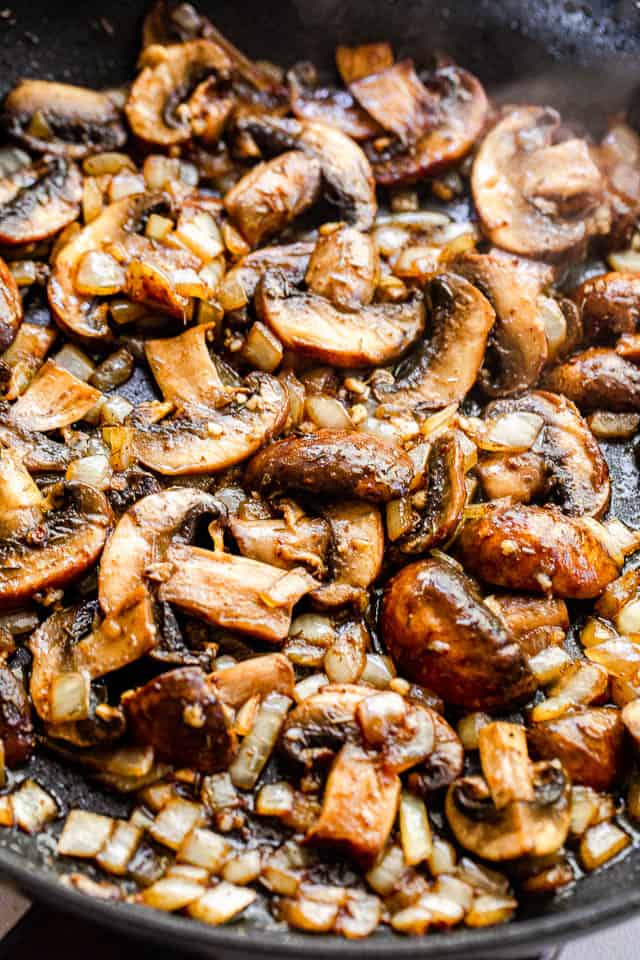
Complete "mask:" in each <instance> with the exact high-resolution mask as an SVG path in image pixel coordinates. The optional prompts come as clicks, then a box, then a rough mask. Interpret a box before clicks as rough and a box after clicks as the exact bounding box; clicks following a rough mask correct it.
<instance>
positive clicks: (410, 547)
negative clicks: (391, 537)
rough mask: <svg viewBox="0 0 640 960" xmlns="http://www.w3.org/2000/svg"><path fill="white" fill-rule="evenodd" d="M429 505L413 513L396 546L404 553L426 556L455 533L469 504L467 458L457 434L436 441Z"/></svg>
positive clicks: (431, 457) (429, 462)
mask: <svg viewBox="0 0 640 960" xmlns="http://www.w3.org/2000/svg"><path fill="white" fill-rule="evenodd" d="M426 474H427V487H426V502H425V505H424V509H423V510H422V511H420V512H417V511H414V516H413V520H412V525H411V527H410V528H409V530H408V531H407V532H406V533H405V534H403V536H402V537H401V538H400V539H399V540H397V541H396V542H395V546H396V547H397V548H398V550H400V551H401V553H404V554H418V553H426V552H427V550H430V549H431V548H432V547H436V546H438V544H441V543H446V542H447V540H449V539H450V538H451V537H452V536H453V534H454V533H455V531H456V528H457V526H458V524H459V523H460V520H461V519H462V511H463V510H464V506H465V503H466V501H467V488H466V485H465V457H464V451H463V449H462V446H461V444H460V441H459V439H458V437H457V436H456V432H455V431H447V432H446V433H444V434H443V435H442V436H440V437H437V438H436V439H435V440H434V442H433V445H432V447H431V449H430V451H429V456H428V459H427V469H426Z"/></svg>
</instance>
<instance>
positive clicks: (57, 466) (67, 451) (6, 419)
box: [0, 404, 77, 473]
mask: <svg viewBox="0 0 640 960" xmlns="http://www.w3.org/2000/svg"><path fill="white" fill-rule="evenodd" d="M0 443H2V444H3V445H4V446H6V447H10V448H11V449H12V450H13V451H14V452H15V453H17V454H18V455H19V456H20V457H21V458H22V462H23V463H24V465H25V467H26V468H27V470H29V471H30V473H49V472H51V471H52V472H54V473H57V472H60V471H62V470H65V469H66V468H67V467H68V466H69V463H70V462H71V461H72V460H73V459H75V458H76V456H77V454H76V453H75V452H74V451H73V450H71V448H70V447H68V446H66V445H65V444H64V443H58V442H57V441H55V440H51V439H50V438H49V437H47V436H45V435H44V434H43V433H35V432H33V431H30V430H24V429H23V428H22V427H19V426H18V424H17V423H16V422H15V420H14V419H13V417H12V416H11V407H10V406H9V404H3V405H0Z"/></svg>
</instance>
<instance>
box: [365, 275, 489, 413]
mask: <svg viewBox="0 0 640 960" xmlns="http://www.w3.org/2000/svg"><path fill="white" fill-rule="evenodd" d="M429 295H430V300H431V323H432V329H433V334H432V337H431V339H430V340H429V341H428V342H425V343H424V344H422V345H421V346H420V347H418V349H417V350H416V351H415V352H414V353H413V354H412V355H410V356H409V357H407V359H406V360H404V361H403V362H402V363H401V364H400V366H399V368H398V370H397V376H396V381H395V383H393V384H390V385H381V386H378V387H377V390H376V392H377V394H378V396H379V399H386V400H388V401H389V402H392V403H406V404H418V403H424V404H425V405H427V406H433V407H445V406H447V405H448V404H449V403H453V402H456V401H459V400H462V399H463V398H464V397H465V396H466V394H467V393H468V392H469V390H470V389H471V387H472V386H473V384H474V383H475V380H476V377H477V376H478V372H479V371H480V368H481V366H482V361H483V359H484V354H485V348H486V345H487V338H488V336H489V332H490V330H491V328H492V326H493V322H494V320H495V313H494V311H493V308H492V306H491V304H490V303H489V301H488V300H487V299H486V297H485V296H483V294H481V293H480V291H479V290H478V289H477V288H476V287H474V286H472V284H470V283H469V281H468V280H465V279H464V278H463V277H459V276H457V275H456V274H453V273H448V274H442V275H440V276H438V277H436V278H434V280H433V281H432V282H431V285H430V288H429Z"/></svg>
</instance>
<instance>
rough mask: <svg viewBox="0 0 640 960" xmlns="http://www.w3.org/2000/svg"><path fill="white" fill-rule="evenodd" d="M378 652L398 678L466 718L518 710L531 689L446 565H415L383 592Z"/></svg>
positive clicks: (468, 586) (522, 665) (469, 591)
mask: <svg viewBox="0 0 640 960" xmlns="http://www.w3.org/2000/svg"><path fill="white" fill-rule="evenodd" d="M381 625H382V634H383V637H384V641H385V644H386V646H387V648H388V650H389V652H390V653H391V656H392V657H393V658H394V660H395V661H396V663H397V664H398V666H399V667H400V669H401V671H402V673H403V675H405V676H407V677H408V678H409V679H410V680H414V681H415V682H416V683H420V684H423V685H424V686H426V687H429V688H431V689H432V690H434V691H435V692H436V693H437V694H439V695H440V696H442V697H443V699H444V700H445V701H446V702H447V703H451V704H454V705H456V706H460V707H464V708H465V709H468V710H504V709H505V708H507V707H509V706H510V705H513V704H515V703H518V702H523V701H525V700H527V699H529V697H530V696H531V695H532V693H533V691H534V690H535V686H536V684H535V681H534V679H533V676H532V674H531V673H530V671H529V669H528V667H527V664H526V661H525V659H524V657H523V655H522V653H521V651H520V648H519V646H518V644H517V643H516V641H515V640H514V639H513V637H511V635H510V634H509V633H508V632H507V630H506V628H505V626H504V624H503V623H502V621H501V620H500V619H499V617H497V616H496V614H495V613H493V611H492V610H491V609H490V608H489V607H487V606H486V604H484V603H483V602H482V600H481V599H480V597H479V596H478V595H477V593H476V590H475V587H474V585H473V584H472V582H471V581H470V580H469V579H467V578H466V577H465V576H464V575H463V574H461V573H459V572H458V570H456V569H455V567H453V565H451V564H448V563H446V562H443V561H439V560H422V561H419V562H417V563H412V564H410V565H409V566H408V567H405V568H404V569H403V570H401V571H400V573H398V574H397V575H396V576H395V577H394V578H393V579H392V580H391V581H390V583H389V584H388V585H387V587H386V589H385V594H384V600H383V605H382V619H381Z"/></svg>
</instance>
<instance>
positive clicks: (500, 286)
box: [453, 251, 553, 397]
mask: <svg viewBox="0 0 640 960" xmlns="http://www.w3.org/2000/svg"><path fill="white" fill-rule="evenodd" d="M453 269H454V270H455V271H456V273H459V274H460V275H461V276H463V277H466V279H467V280H469V281H470V282H471V283H473V284H475V285H476V286H477V287H479V289H480V290H482V292H483V293H484V295H485V296H486V297H487V299H488V300H489V302H490V303H491V304H492V306H493V308H494V309H495V312H496V323H495V326H494V329H493V332H492V335H491V340H490V343H489V349H488V351H487V358H485V367H484V369H483V371H482V375H481V383H482V387H483V389H484V390H485V392H486V393H488V394H489V395H490V396H493V397H500V396H506V395H507V394H511V393H517V392H518V391H520V390H526V389H527V387H531V386H532V385H533V384H534V383H535V382H536V381H537V379H538V377H539V376H540V373H541V371H542V369H543V367H544V365H545V362H546V359H547V353H548V350H547V336H546V330H545V324H544V320H543V317H542V315H541V312H540V310H539V307H538V297H539V295H540V294H541V293H542V291H543V289H544V287H545V286H548V285H549V283H551V280H552V279H553V274H552V271H551V269H550V268H549V267H545V266H542V265H540V264H537V263H531V262H530V261H527V260H523V259H521V258H519V257H509V256H505V255H504V254H502V253H500V252H499V251H494V252H492V253H487V254H482V253H472V252H467V253H463V254H462V255H461V256H460V257H457V258H456V260H455V261H454V264H453ZM487 359H488V360H489V363H490V366H489V367H488V366H487Z"/></svg>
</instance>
